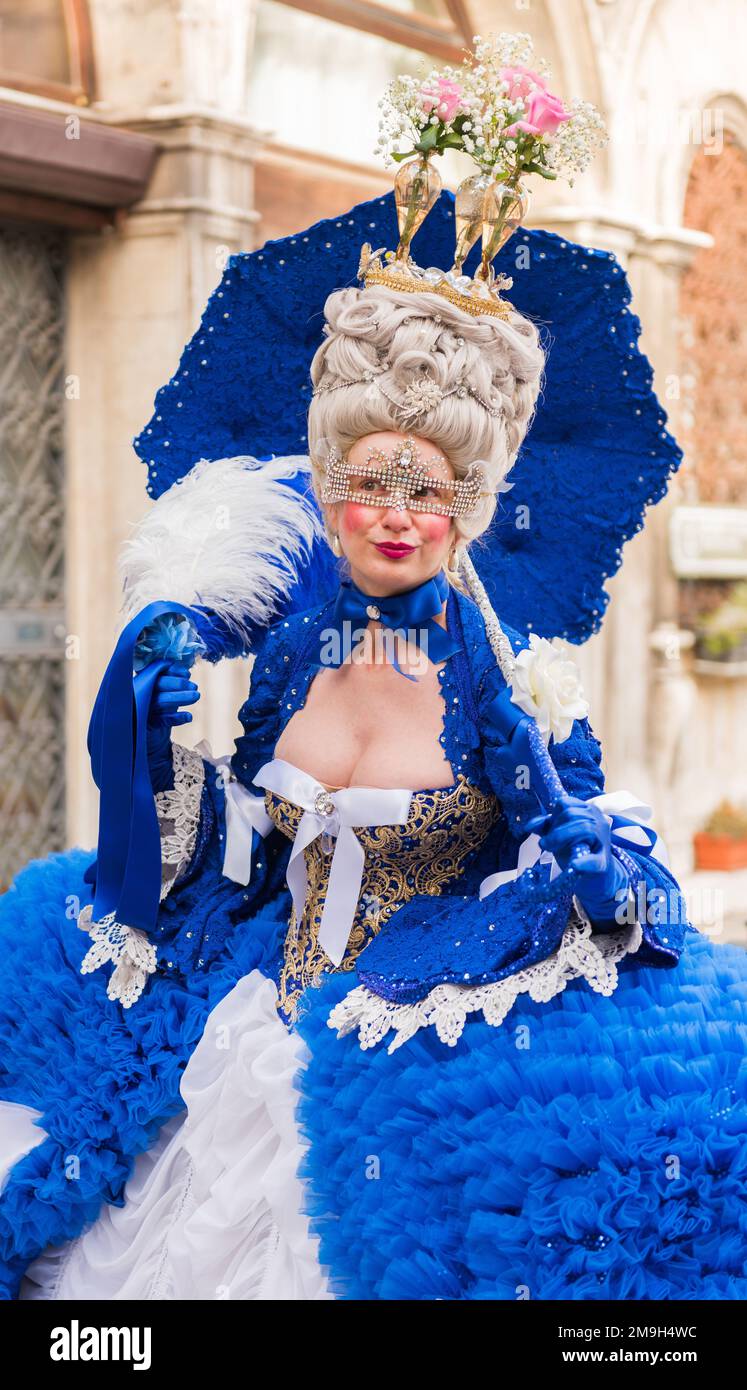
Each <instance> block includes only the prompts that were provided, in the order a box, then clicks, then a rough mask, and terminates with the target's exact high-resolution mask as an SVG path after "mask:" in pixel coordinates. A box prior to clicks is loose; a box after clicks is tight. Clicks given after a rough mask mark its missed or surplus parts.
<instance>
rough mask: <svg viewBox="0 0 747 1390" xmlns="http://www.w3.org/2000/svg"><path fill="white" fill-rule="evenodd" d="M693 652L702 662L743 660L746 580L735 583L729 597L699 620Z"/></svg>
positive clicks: (746, 642)
mask: <svg viewBox="0 0 747 1390" xmlns="http://www.w3.org/2000/svg"><path fill="white" fill-rule="evenodd" d="M695 654H696V656H698V657H700V658H701V659H703V660H705V661H723V662H732V661H747V583H740V584H736V585H735V586H734V589H733V590H732V592H731V595H730V596H729V598H728V599H727V600H726V601H725V602H724V603H722V604H720V605H719V607H718V608H716V609H715V610H714V611H713V612H712V613H710V614H709V615H708V617H707V618H703V619H701V622H700V624H699V626H698V630H697V633H696V644H695Z"/></svg>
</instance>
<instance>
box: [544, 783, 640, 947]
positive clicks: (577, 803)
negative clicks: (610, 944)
mask: <svg viewBox="0 0 747 1390" xmlns="http://www.w3.org/2000/svg"><path fill="white" fill-rule="evenodd" d="M526 828H527V830H529V831H534V832H535V834H537V835H539V837H540V847H541V849H543V850H549V852H550V854H552V855H554V857H555V859H556V860H557V862H558V864H559V865H560V868H561V869H573V870H575V871H576V872H577V873H578V874H580V875H581V876H582V877H581V882H580V884H579V886H578V888H577V890H576V896H577V897H578V898H579V900H580V902H581V903H582V904H583V906H584V907H585V908H586V910H587V912H588V913H589V915H590V917H591V918H592V919H593V920H594V921H595V922H600V923H605V924H606V923H611V922H613V921H614V922H618V921H619V920H620V918H619V916H618V912H619V909H620V907H621V905H622V904H623V903H625V902H626V901H627V899H628V896H629V878H628V872H627V870H626V869H625V868H624V866H623V865H622V864H621V863H620V861H619V859H617V858H616V857H615V855H614V854H613V853H612V830H611V826H610V823H609V821H608V820H607V818H606V816H604V815H603V814H602V812H601V811H600V810H599V807H598V806H594V805H592V803H591V802H590V801H582V800H581V798H580V797H577V796H562V797H559V798H558V800H557V801H556V803H555V805H554V807H553V809H552V811H551V812H549V813H548V814H547V815H541V816H534V817H533V819H532V820H530V821H529V822H528V824H527V826H526Z"/></svg>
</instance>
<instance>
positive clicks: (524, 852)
mask: <svg viewBox="0 0 747 1390" xmlns="http://www.w3.org/2000/svg"><path fill="white" fill-rule="evenodd" d="M589 801H590V803H591V804H592V805H594V806H598V807H599V809H600V811H603V812H604V814H605V815H606V817H607V819H608V820H609V821H610V824H611V823H612V817H613V816H614V815H622V816H628V817H629V818H630V820H636V821H639V822H640V824H641V825H648V823H649V821H650V819H651V807H650V806H647V805H646V804H645V802H643V801H641V800H640V799H639V798H638V797H637V796H635V795H634V793H633V792H628V791H624V790H622V789H621V790H620V791H616V792H600V794H599V796H590V797H589ZM652 828H653V827H652ZM615 839H616V840H620V841H625V840H627V841H628V843H629V844H631V845H636V844H638V845H641V846H645V845H647V844H648V837H647V836H646V835H645V834H644V833H643V831H639V830H637V829H636V827H635V826H634V825H620V826H618V827H617V828H616V830H615ZM651 854H652V856H653V857H655V858H656V859H658V860H659V863H660V864H664V865H668V863H669V856H668V854H667V850H666V846H665V844H664V841H663V840H662V839H661V837H660V836H657V838H656V840H655V841H654V844H653V847H652V849H651ZM532 864H549V865H550V879H551V880H552V879H554V878H557V876H558V874H559V873H560V871H561V870H560V865H559V864H558V861H557V859H556V858H555V855H554V854H551V852H550V850H548V849H543V850H541V849H540V837H539V835H534V834H532V835H527V837H526V839H525V840H522V842H521V844H520V845H519V855H518V861H517V864H516V868H515V869H503V870H501V872H500V873H497V874H489V875H488V877H487V878H484V879H483V880H482V883H481V884H480V889H479V896H480V898H486V897H487V896H488V894H489V893H492V892H493V890H494V889H495V888H500V886H501V884H502V883H508V882H509V881H510V880H511V879H514V878H518V876H519V874H521V873H523V872H524V870H525V869H528V868H529V867H530V866H531V865H532Z"/></svg>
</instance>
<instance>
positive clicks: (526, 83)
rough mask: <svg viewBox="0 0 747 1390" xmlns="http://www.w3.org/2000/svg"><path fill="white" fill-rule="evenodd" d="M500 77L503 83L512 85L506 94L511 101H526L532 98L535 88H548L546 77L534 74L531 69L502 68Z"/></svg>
mask: <svg viewBox="0 0 747 1390" xmlns="http://www.w3.org/2000/svg"><path fill="white" fill-rule="evenodd" d="M498 75H499V77H500V79H501V81H502V82H508V83H510V86H509V89H508V91H507V93H506V96H507V97H508V100H509V101H518V100H519V99H521V100H522V101H525V100H526V98H527V97H529V96H531V94H532V90H533V88H535V87H541V88H543V89H546V88H547V83H546V82H545V79H544V77H540V75H539V73H538V72H533V71H532V69H531V68H525V67H521V66H517V67H513V68H501V70H500V72H499V74H498Z"/></svg>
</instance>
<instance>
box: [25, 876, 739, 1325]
mask: <svg viewBox="0 0 747 1390" xmlns="http://www.w3.org/2000/svg"><path fill="white" fill-rule="evenodd" d="M90 858H91V856H90V853H86V852H84V851H81V850H74V851H71V852H69V853H67V854H62V855H53V856H50V857H49V858H48V859H46V860H39V861H35V862H33V863H31V864H30V865H28V866H27V868H26V869H24V870H23V871H22V873H21V874H19V875H18V877H17V878H16V880H15V882H14V885H13V887H12V889H11V891H10V892H8V893H7V894H5V895H4V896H3V897H2V898H0V967H1V968H0V1098H2V1099H4V1100H15V1101H19V1102H21V1103H22V1104H24V1105H27V1106H32V1107H34V1108H36V1109H38V1110H39V1111H40V1112H41V1119H40V1121H39V1123H40V1125H42V1127H43V1128H44V1130H45V1131H46V1132H47V1136H48V1137H47V1138H45V1139H44V1141H43V1142H42V1143H40V1144H39V1145H38V1146H36V1147H35V1148H34V1149H32V1150H31V1151H30V1153H28V1154H27V1155H26V1156H25V1157H24V1158H22V1159H21V1160H20V1161H19V1162H17V1163H16V1164H15V1166H14V1167H13V1168H12V1170H11V1172H10V1174H9V1177H8V1179H7V1182H6V1184H5V1187H4V1189H3V1191H2V1193H1V1194H0V1271H1V1273H0V1290H1V1291H2V1296H4V1297H6V1298H8V1297H14V1296H15V1294H16V1293H17V1289H18V1284H19V1281H20V1278H21V1275H22V1274H23V1272H24V1270H25V1268H26V1266H27V1264H28V1263H29V1262H30V1261H31V1259H33V1258H34V1257H35V1255H36V1254H38V1253H39V1251H40V1250H42V1249H44V1248H45V1246H46V1245H48V1244H52V1245H54V1244H60V1243H62V1242H63V1241H64V1240H66V1239H70V1238H71V1237H72V1236H74V1235H77V1234H78V1233H79V1232H80V1231H81V1230H82V1229H83V1227H84V1226H85V1225H86V1224H88V1222H90V1221H91V1220H93V1218H94V1217H95V1216H96V1214H97V1212H98V1210H99V1209H100V1206H101V1204H102V1202H103V1201H109V1202H113V1203H115V1204H116V1205H121V1204H122V1201H123V1198H122V1192H123V1188H124V1185H125V1182H126V1180H127V1177H128V1176H129V1174H130V1172H131V1170H132V1166H133V1163H134V1159H135V1157H136V1156H137V1154H138V1153H140V1152H142V1151H143V1150H145V1149H147V1148H148V1147H149V1146H150V1144H151V1143H152V1142H153V1140H154V1138H155V1136H156V1134H157V1133H158V1130H159V1129H160V1128H161V1126H162V1125H163V1124H164V1123H165V1121H166V1120H167V1119H168V1118H169V1117H170V1116H171V1115H173V1114H175V1113H176V1112H177V1111H178V1110H180V1109H182V1108H183V1102H182V1100H181V1096H180V1093H179V1081H180V1078H181V1075H182V1073H183V1070H184V1068H185V1066H186V1064H187V1061H188V1060H189V1057H190V1055H191V1053H192V1051H193V1050H194V1047H195V1046H196V1044H197V1041H198V1040H199V1038H200V1036H201V1035H202V1031H203V1028H204V1024H205V1019H206V1017H207V1014H208V1013H209V1010H210V1009H211V1008H212V1007H213V1006H214V1005H215V1004H216V1003H217V1002H218V1000H219V999H220V998H221V997H222V996H223V995H224V994H225V993H227V991H228V990H229V989H230V988H231V987H232V985H233V984H234V983H235V982H236V980H238V979H239V978H241V977H242V975H244V974H246V973H248V971H249V970H251V969H253V968H254V967H255V966H259V967H260V968H266V961H267V958H268V951H269V949H270V944H271V943H273V942H276V940H277V932H278V926H279V923H278V919H277V917H273V916H272V915H271V912H270V911H268V912H266V913H265V912H263V911H260V912H258V913H256V914H255V915H254V916H253V917H252V919H251V921H250V922H248V923H246V924H245V928H244V929H242V932H241V933H240V935H239V936H238V937H237V940H236V941H234V942H232V943H231V945H230V947H229V948H228V949H227V951H226V953H225V956H224V957H222V958H221V960H219V961H217V962H215V963H214V964H213V966H212V967H211V969H210V970H208V971H205V972H203V973H196V974H195V975H194V976H192V977H190V978H189V979H188V980H186V981H183V980H179V979H176V978H175V979H172V978H170V977H169V976H168V975H165V974H163V975H159V976H157V977H154V978H153V979H152V980H151V982H150V983H149V985H148V987H147V989H146V991H145V993H144V994H143V995H142V997H141V998H140V1000H138V1002H137V1004H135V1005H134V1006H133V1008H131V1009H130V1010H128V1011H123V1010H122V1009H121V1008H120V1006H119V1005H118V1004H113V1003H112V1002H111V1001H109V1000H108V999H107V998H106V989H105V978H104V975H105V972H104V971H97V972H95V973H94V974H93V975H87V976H81V975H80V973H79V968H80V961H81V960H82V958H83V955H84V954H85V951H86V949H87V946H88V944H89V939H88V937H87V936H86V935H85V934H84V933H83V932H81V931H79V930H78V929H77V928H76V925H75V918H76V916H77V911H78V909H79V907H80V906H81V905H82V904H83V903H85V902H87V901H89V900H90V893H89V892H88V890H87V889H86V887H85V885H84V883H83V871H84V869H85V868H86V867H87V865H88V863H89V862H90ZM208 887H209V886H208V885H207V884H206V893H207V892H208ZM633 961H634V958H632V957H631V958H630V963H626V964H625V965H624V966H623V968H621V970H620V978H619V984H618V987H617V990H616V991H615V993H614V994H613V995H612V996H611V997H609V998H604V997H602V996H600V995H598V994H595V993H593V992H592V991H591V990H590V988H589V986H588V985H586V984H585V983H584V982H580V981H576V982H573V983H572V984H570V985H568V986H567V988H566V990H565V992H564V993H563V994H562V995H559V996H557V997H556V998H555V999H553V1000H551V1001H550V1002H549V1003H546V1004H534V1003H533V1002H532V1001H531V1000H529V999H528V998H527V996H520V997H519V999H518V1001H517V1003H516V1004H515V1005H514V1007H513V1009H512V1010H511V1012H510V1013H509V1015H508V1017H507V1018H506V1020H505V1021H504V1023H503V1024H502V1025H501V1027H499V1028H492V1027H490V1026H488V1025H487V1024H485V1023H484V1022H482V1021H481V1020H478V1018H476V1017H473V1018H471V1019H470V1020H469V1021H468V1023H467V1026H466V1027H465V1030H464V1033H463V1034H462V1037H461V1039H460V1040H459V1042H458V1044H457V1046H456V1047H454V1048H448V1047H446V1046H445V1045H444V1044H443V1043H441V1042H440V1041H439V1040H438V1038H437V1036H436V1035H435V1033H434V1031H433V1030H432V1029H428V1030H424V1031H422V1032H420V1033H418V1034H416V1036H415V1037H413V1038H412V1039H411V1040H410V1041H409V1042H408V1043H406V1044H405V1045H404V1046H403V1047H401V1048H400V1049H399V1050H398V1051H396V1052H394V1053H393V1054H392V1055H389V1054H388V1053H387V1051H386V1043H384V1044H380V1045H379V1047H377V1048H375V1049H372V1050H369V1051H365V1052H364V1051H362V1050H361V1048H360V1047H359V1045H358V1041H357V1038H356V1037H355V1035H349V1036H347V1037H344V1038H338V1037H337V1035H336V1033H335V1032H334V1031H333V1030H332V1029H330V1028H329V1027H328V1026H327V1017H328V1015H329V1012H330V1010H331V1008H332V1007H333V1005H334V1003H336V1002H337V1000H338V999H340V998H341V997H342V995H343V994H345V993H346V992H347V990H349V989H350V988H352V987H353V985H354V983H355V981H354V978H353V977H351V976H350V975H340V974H338V975H333V976H330V977H328V978H327V979H326V981H325V983H324V984H323V985H322V986H321V987H320V988H316V989H313V990H310V991H309V992H308V994H307V995H306V997H305V1009H304V1011H303V1014H302V1017H301V1018H300V1020H299V1023H298V1027H299V1030H300V1032H301V1033H302V1035H303V1037H304V1039H305V1041H306V1043H307V1045H308V1048H309V1058H308V1063H307V1065H306V1066H305V1068H304V1069H303V1070H302V1071H301V1072H300V1073H299V1076H298V1082H297V1084H298V1087H299V1092H300V1095H299V1106H298V1121H299V1124H300V1127H301V1130H302V1133H303V1136H304V1137H305V1139H306V1140H307V1142H308V1144H309V1148H308V1150H307V1153H306V1156H305V1158H304V1160H303V1166H302V1175H303V1177H304V1181H305V1190H306V1203H307V1210H308V1212H309V1215H310V1218H311V1224H312V1230H313V1231H314V1233H316V1234H317V1235H319V1237H320V1252H319V1253H320V1260H321V1262H322V1263H323V1264H324V1265H326V1266H328V1267H329V1270H330V1282H331V1286H332V1289H333V1291H334V1292H335V1293H336V1294H337V1295H338V1296H339V1297H341V1298H357V1299H430V1298H433V1299H462V1298H466V1299H496V1298H498V1299H511V1300H515V1299H519V1298H534V1299H700V1298H704V1299H743V1298H745V1297H747V1270H746V1268H745V1264H746V1260H747V1195H746V1194H747V1104H746V1099H747V953H745V952H744V951H742V950H741V949H740V948H738V947H729V946H720V945H717V944H714V943H713V942H712V941H710V940H709V939H708V938H706V937H704V936H701V935H700V934H698V933H697V932H694V931H689V932H688V933H687V934H686V942H685V950H684V952H683V956H682V959H681V961H680V963H679V964H678V966H677V967H676V968H674V969H671V970H670V969H656V968H653V967H646V966H638V965H635V964H634V963H633ZM71 1156H73V1157H74V1159H75V1165H74V1168H73V1169H71V1163H70V1158H71ZM71 1171H72V1172H74V1177H72V1178H71V1176H70V1175H71Z"/></svg>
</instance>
